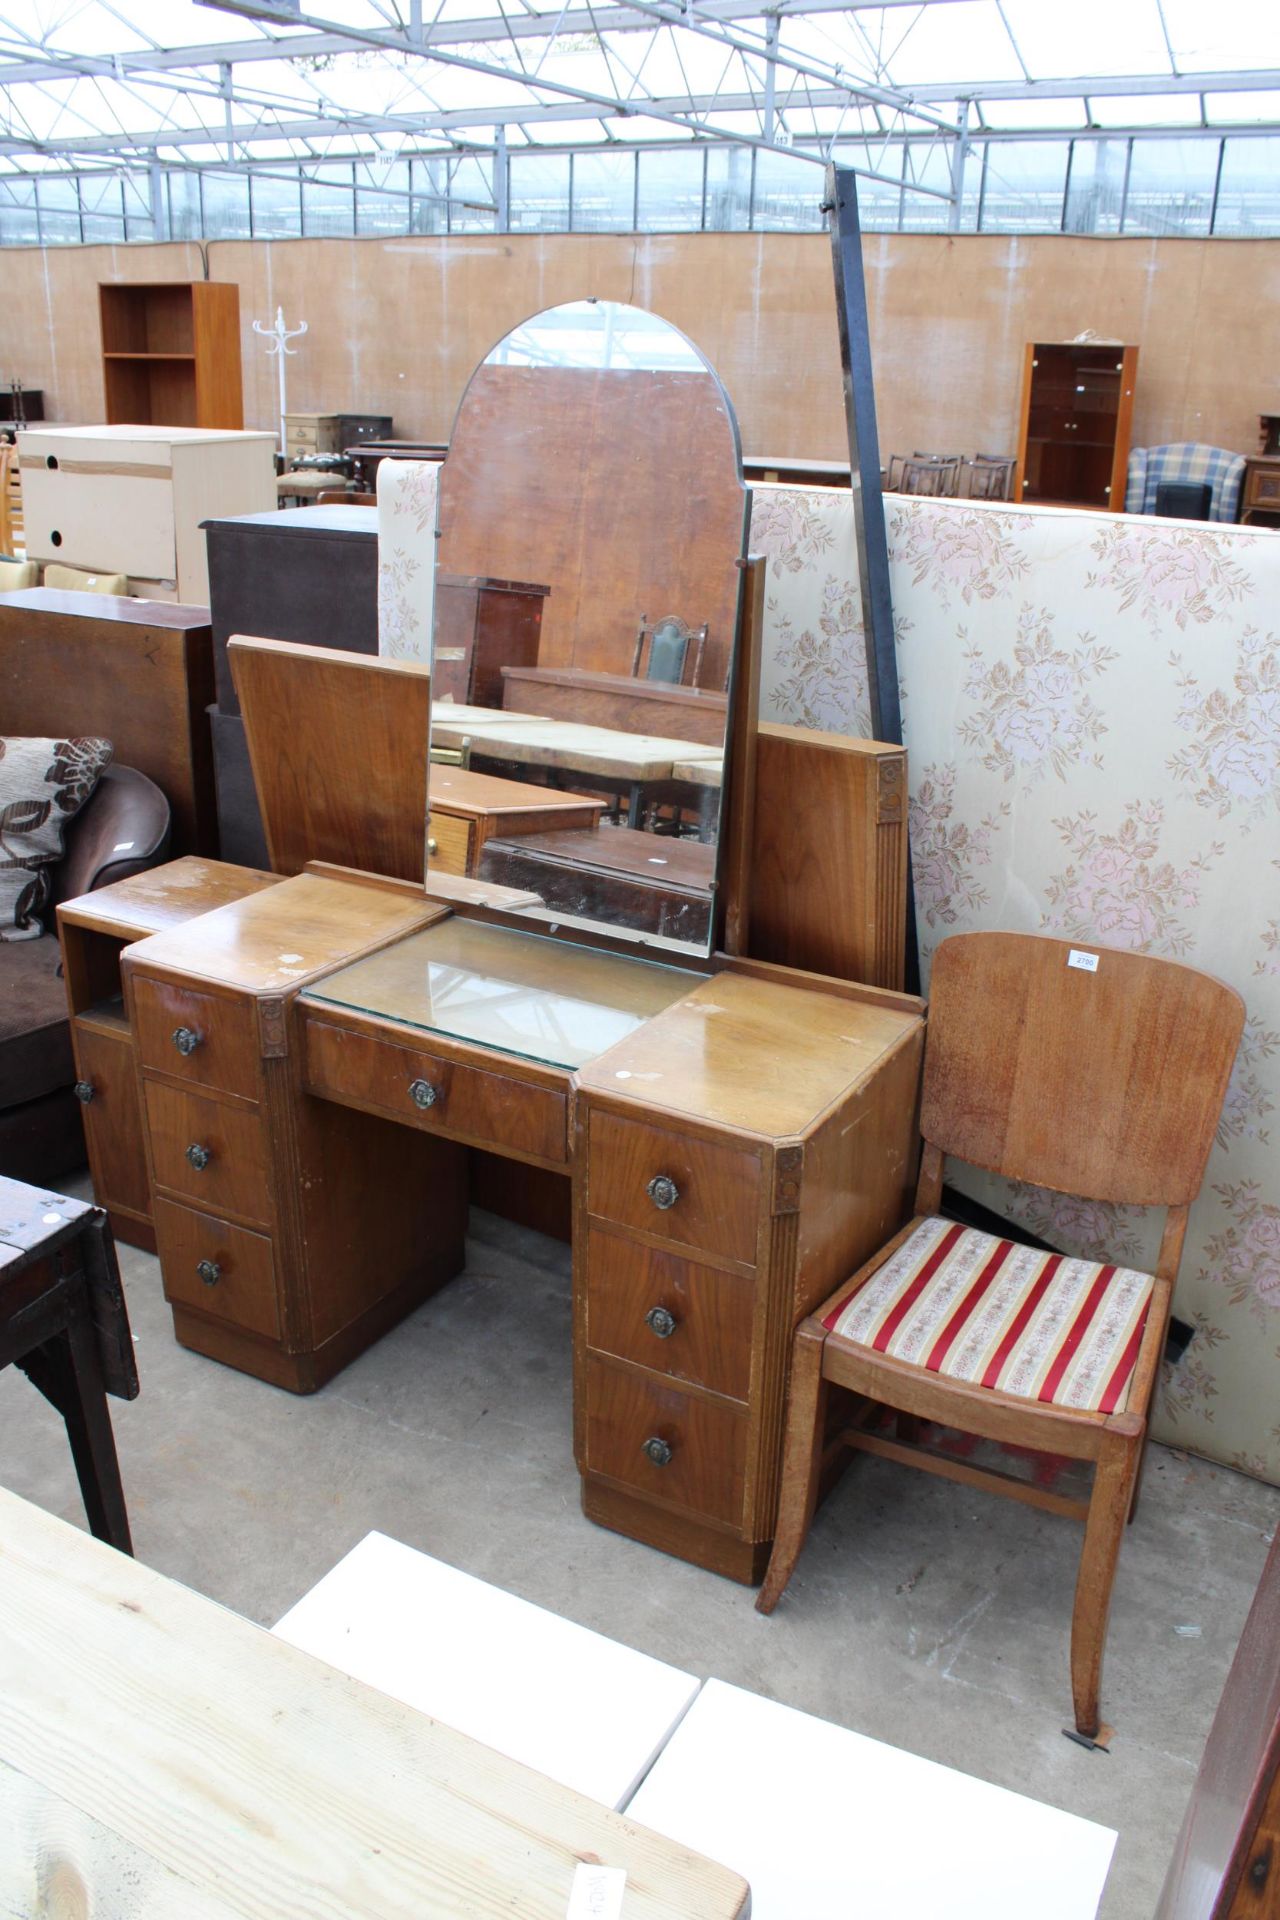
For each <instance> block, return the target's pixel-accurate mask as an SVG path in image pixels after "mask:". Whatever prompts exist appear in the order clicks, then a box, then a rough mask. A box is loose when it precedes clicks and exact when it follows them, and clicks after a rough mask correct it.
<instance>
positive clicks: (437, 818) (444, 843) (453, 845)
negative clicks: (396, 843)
mask: <svg viewBox="0 0 1280 1920" xmlns="http://www.w3.org/2000/svg"><path fill="white" fill-rule="evenodd" d="M474 831H475V827H474V823H473V822H472V821H470V820H463V819H460V818H459V816H458V815H457V814H456V813H444V812H442V811H441V809H440V808H439V807H433V808H432V809H431V819H430V821H429V822H428V825H427V859H428V861H429V862H430V864H431V865H432V866H433V867H438V868H439V870H440V872H441V873H462V874H466V873H470V871H471V836H472V834H473V833H474Z"/></svg>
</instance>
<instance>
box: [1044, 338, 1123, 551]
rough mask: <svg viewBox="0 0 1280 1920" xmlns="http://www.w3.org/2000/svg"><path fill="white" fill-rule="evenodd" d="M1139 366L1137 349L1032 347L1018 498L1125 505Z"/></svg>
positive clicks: (1072, 504) (1062, 344)
mask: <svg viewBox="0 0 1280 1920" xmlns="http://www.w3.org/2000/svg"><path fill="white" fill-rule="evenodd" d="M1137 372H1138V349H1137V348H1136V347H1123V346H1117V345H1115V344H1113V343H1109V342H1090V343H1088V344H1079V343H1077V342H1075V341H1060V342H1049V343H1039V342H1037V343H1034V344H1032V345H1030V346H1028V348H1027V352H1026V363H1025V366H1024V369H1023V375H1022V427H1021V435H1020V439H1019V445H1018V486H1017V493H1016V498H1017V499H1019V500H1034V501H1036V502H1037V503H1039V504H1042V505H1045V506H1058V507H1101V508H1103V509H1104V510H1106V509H1110V510H1111V511H1112V512H1114V513H1119V512H1121V511H1123V508H1124V493H1125V479H1126V475H1127V472H1128V466H1129V434H1130V430H1131V427H1132V422H1133V389H1134V384H1135V381H1136V378H1137Z"/></svg>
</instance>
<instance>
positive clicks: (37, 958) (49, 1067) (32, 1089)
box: [0, 933, 76, 1177]
mask: <svg viewBox="0 0 1280 1920" xmlns="http://www.w3.org/2000/svg"><path fill="white" fill-rule="evenodd" d="M60 961H61V954H60V952H59V950H58V941H57V936H56V935H55V934H52V933H47V934H46V935H45V936H44V939H43V940H30V941H19V942H18V943H17V945H16V946H8V947H6V948H5V950H4V952H3V953H0V1112H4V1111H6V1110H7V1109H8V1108H10V1107H16V1106H18V1105H19V1104H21V1103H22V1102H24V1101H29V1100H36V1099H38V1098H39V1097H40V1096H41V1095H42V1094H49V1093H54V1092H56V1091H57V1090H58V1089H59V1088H66V1087H69V1086H70V1085H71V1082H72V1081H73V1080H74V1079H75V1077H76V1075H75V1066H74V1064H73V1062H72V1058H71V1026H70V1022H69V1020H68V1017H67V990H66V988H65V986H64V985H63V983H62V977H61V974H60V972H59V964H60ZM3 1171H4V1172H13V1171H14V1170H13V1169H12V1168H10V1167H5V1168H4V1169H3ZM48 1177H52V1176H48Z"/></svg>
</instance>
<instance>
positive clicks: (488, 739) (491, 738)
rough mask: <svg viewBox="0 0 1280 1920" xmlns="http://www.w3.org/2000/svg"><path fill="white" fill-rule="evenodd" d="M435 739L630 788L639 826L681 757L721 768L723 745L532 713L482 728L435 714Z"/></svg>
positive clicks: (481, 754) (475, 754)
mask: <svg viewBox="0 0 1280 1920" xmlns="http://www.w3.org/2000/svg"><path fill="white" fill-rule="evenodd" d="M431 735H432V740H433V741H434V742H435V743H436V744H438V745H440V746H446V747H452V746H460V745H461V744H462V741H463V739H464V738H469V739H470V741H471V753H472V759H473V760H475V759H477V758H483V759H485V760H493V761H507V762H510V763H511V764H513V765H516V766H519V767H521V768H528V767H540V768H543V769H545V771H546V772H547V774H548V775H549V776H552V777H554V776H556V775H562V774H563V775H569V776H571V777H572V778H573V779H574V780H576V781H580V782H583V783H585V784H587V785H589V786H592V787H595V788H599V789H603V790H605V791H606V792H618V791H625V792H626V793H627V794H628V802H627V825H628V826H629V827H638V826H639V825H640V821H641V818H642V817H643V814H644V810H645V808H646V806H647V805H648V804H650V803H651V802H652V801H653V799H655V798H656V797H657V795H656V793H655V789H658V788H660V787H664V786H668V787H669V785H670V782H671V780H672V770H673V768H674V767H675V765H676V764H677V763H680V764H682V765H685V766H704V765H711V766H713V767H716V768H719V767H720V766H721V765H722V763H723V759H724V755H723V751H722V750H721V749H720V748H718V747H709V746H706V745H705V744H704V743H703V742H701V741H698V740H672V739H667V738H665V737H663V736H662V735H660V734H642V733H622V732H619V731H618V730H617V729H616V728H613V727H593V726H583V725H581V724H579V723H578V722H576V721H572V720H539V719H538V718H536V716H534V715H532V714H512V713H504V714H503V716H502V719H501V724H498V725H492V726H485V727H483V728H481V729H479V730H477V728H476V727H475V726H474V725H473V724H472V722H471V721H470V720H466V721H460V720H457V719H456V718H452V717H450V718H448V719H445V718H443V717H442V709H441V708H440V707H437V708H436V709H435V710H434V712H433V714H432V721H431Z"/></svg>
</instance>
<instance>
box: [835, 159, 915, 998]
mask: <svg viewBox="0 0 1280 1920" xmlns="http://www.w3.org/2000/svg"><path fill="white" fill-rule="evenodd" d="M823 211H824V212H825V213H826V215H827V220H828V224H829V226H830V229H831V264H832V267H833V269H834V272H835V283H836V320H837V324H838V326H839V329H840V367H841V372H842V374H843V376H844V412H845V424H846V426H847V427H848V432H849V468H850V477H851V480H852V483H853V526H854V538H855V541H856V543H857V551H858V587H859V590H860V592H861V595H862V630H863V636H864V639H865V642H866V649H867V694H868V698H869V703H870V707H871V733H872V738H873V739H876V740H887V741H889V742H891V743H892V744H893V745H895V746H901V744H902V707H901V703H900V700H899V695H898V654H897V648H896V647H895V645H894V638H893V599H892V595H891V593H890V588H889V543H888V539H887V537H886V534H885V525H884V496H883V494H882V493H881V491H880V440H879V436H878V434H877V432H876V401H875V389H874V387H873V385H872V379H871V336H870V331H869V327H868V321H867V286H866V278H865V275H864V273H863V267H862V228H861V225H860V223H859V220H858V188H857V176H856V174H854V172H853V171H852V169H850V168H848V167H837V166H829V167H828V168H827V196H826V200H825V202H824V205H823ZM906 947H907V951H906V967H905V978H906V985H907V989H908V991H909V992H915V991H916V989H917V988H918V986H919V981H920V955H919V950H918V948H917V945H916V915H915V892H914V889H913V887H912V884H911V868H910V855H909V854H908V865H907V916H906Z"/></svg>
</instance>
